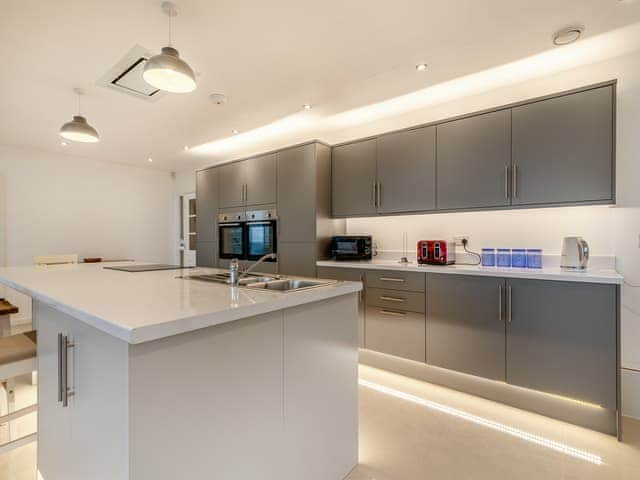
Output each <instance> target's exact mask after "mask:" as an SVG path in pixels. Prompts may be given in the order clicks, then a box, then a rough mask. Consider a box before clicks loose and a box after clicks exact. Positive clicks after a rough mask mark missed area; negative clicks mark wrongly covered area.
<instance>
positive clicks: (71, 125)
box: [60, 88, 100, 143]
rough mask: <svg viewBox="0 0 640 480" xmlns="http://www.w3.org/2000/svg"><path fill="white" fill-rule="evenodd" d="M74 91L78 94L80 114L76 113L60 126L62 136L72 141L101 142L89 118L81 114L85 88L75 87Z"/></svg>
mask: <svg viewBox="0 0 640 480" xmlns="http://www.w3.org/2000/svg"><path fill="white" fill-rule="evenodd" d="M73 91H74V92H75V93H76V95H78V115H74V116H73V120H71V121H70V122H67V123H65V124H64V125H62V127H60V136H61V137H62V138H65V139H67V140H71V141H72V142H83V143H96V142H99V141H100V136H99V135H98V132H97V131H96V129H95V128H93V127H92V126H91V125H89V123H88V122H87V119H86V118H85V117H83V116H82V115H81V114H80V113H81V110H80V97H81V96H82V95H84V90H82V89H81V88H74V89H73Z"/></svg>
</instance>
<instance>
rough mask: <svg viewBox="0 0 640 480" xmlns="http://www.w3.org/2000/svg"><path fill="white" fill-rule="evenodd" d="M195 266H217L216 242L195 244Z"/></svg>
mask: <svg viewBox="0 0 640 480" xmlns="http://www.w3.org/2000/svg"><path fill="white" fill-rule="evenodd" d="M196 265H197V266H198V267H217V266H218V244H217V243H216V242H201V241H198V243H197V244H196Z"/></svg>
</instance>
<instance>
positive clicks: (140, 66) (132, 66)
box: [98, 45, 166, 102]
mask: <svg viewBox="0 0 640 480" xmlns="http://www.w3.org/2000/svg"><path fill="white" fill-rule="evenodd" d="M152 56H153V53H152V52H150V51H149V50H148V49H146V48H144V47H142V46H140V45H135V46H134V47H133V48H132V49H131V50H129V51H128V52H127V53H126V55H125V56H124V57H122V58H121V59H120V60H119V61H118V62H117V63H116V64H115V65H114V66H113V67H111V68H110V69H109V70H108V71H107V72H106V73H105V74H104V75H103V76H102V77H101V78H100V79H99V80H98V85H100V86H103V87H107V88H110V89H112V90H116V91H118V92H120V93H126V94H127V95H131V96H133V97H136V98H139V99H142V100H146V101H150V102H154V101H157V100H159V99H160V98H162V97H164V96H165V95H166V92H163V91H162V90H159V89H157V88H156V87H153V86H151V85H149V84H148V83H147V82H145V81H144V78H142V73H143V71H144V66H145V64H146V63H147V61H148V60H149V58H151V57H152Z"/></svg>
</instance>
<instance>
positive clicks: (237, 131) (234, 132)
mask: <svg viewBox="0 0 640 480" xmlns="http://www.w3.org/2000/svg"><path fill="white" fill-rule="evenodd" d="M231 133H233V134H234V135H237V134H239V133H240V131H239V130H236V129H235V128H234V129H233V130H231Z"/></svg>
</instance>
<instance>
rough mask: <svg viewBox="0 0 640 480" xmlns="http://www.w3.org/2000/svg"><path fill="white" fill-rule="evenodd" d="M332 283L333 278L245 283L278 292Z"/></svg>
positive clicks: (250, 286) (251, 286)
mask: <svg viewBox="0 0 640 480" xmlns="http://www.w3.org/2000/svg"><path fill="white" fill-rule="evenodd" d="M334 283H337V282H336V281H335V280H298V279H295V280H294V279H285V280H273V281H271V282H260V283H251V284H249V285H247V287H248V288H256V289H263V290H274V291H278V292H291V291H297V290H303V289H307V288H315V287H324V286H326V285H332V284H334Z"/></svg>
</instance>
